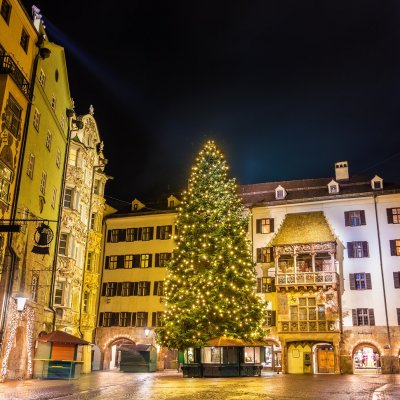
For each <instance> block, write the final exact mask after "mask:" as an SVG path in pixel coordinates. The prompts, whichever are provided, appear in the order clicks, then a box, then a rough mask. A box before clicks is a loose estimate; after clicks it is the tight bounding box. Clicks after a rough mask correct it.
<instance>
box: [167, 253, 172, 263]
mask: <svg viewBox="0 0 400 400" xmlns="http://www.w3.org/2000/svg"><path fill="white" fill-rule="evenodd" d="M171 257H172V253H167V258H166V260H167V261H169V260H170V259H171Z"/></svg>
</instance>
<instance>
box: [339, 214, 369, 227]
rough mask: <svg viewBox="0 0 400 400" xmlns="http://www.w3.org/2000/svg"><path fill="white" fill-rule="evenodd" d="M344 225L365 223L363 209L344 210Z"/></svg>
mask: <svg viewBox="0 0 400 400" xmlns="http://www.w3.org/2000/svg"><path fill="white" fill-rule="evenodd" d="M344 221H345V226H360V225H365V224H366V222H365V211H364V210H355V211H345V213H344Z"/></svg>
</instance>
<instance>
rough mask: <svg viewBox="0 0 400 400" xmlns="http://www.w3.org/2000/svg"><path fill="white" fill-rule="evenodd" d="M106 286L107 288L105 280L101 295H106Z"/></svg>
mask: <svg viewBox="0 0 400 400" xmlns="http://www.w3.org/2000/svg"><path fill="white" fill-rule="evenodd" d="M106 288H107V283H104V282H103V287H102V288H101V295H102V296H105V295H106Z"/></svg>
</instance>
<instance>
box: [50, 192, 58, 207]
mask: <svg viewBox="0 0 400 400" xmlns="http://www.w3.org/2000/svg"><path fill="white" fill-rule="evenodd" d="M56 200H57V189H56V188H55V187H53V191H52V194H51V208H55V207H56Z"/></svg>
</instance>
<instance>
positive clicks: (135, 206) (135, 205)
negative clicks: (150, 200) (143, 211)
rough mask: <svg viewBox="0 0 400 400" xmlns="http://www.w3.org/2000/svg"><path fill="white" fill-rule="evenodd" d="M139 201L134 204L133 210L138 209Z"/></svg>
mask: <svg viewBox="0 0 400 400" xmlns="http://www.w3.org/2000/svg"><path fill="white" fill-rule="evenodd" d="M137 206H138V205H137V203H135V204H134V205H133V211H137Z"/></svg>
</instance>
